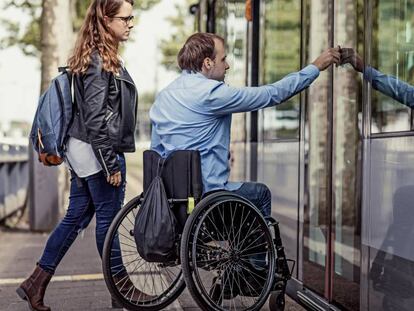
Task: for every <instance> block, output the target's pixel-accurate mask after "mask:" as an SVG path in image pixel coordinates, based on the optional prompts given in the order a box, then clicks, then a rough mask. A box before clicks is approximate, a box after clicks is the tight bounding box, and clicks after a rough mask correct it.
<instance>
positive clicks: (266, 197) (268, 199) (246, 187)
mask: <svg viewBox="0 0 414 311" xmlns="http://www.w3.org/2000/svg"><path fill="white" fill-rule="evenodd" d="M232 192H233V193H236V194H238V195H240V196H242V197H243V198H246V199H247V200H249V201H250V202H252V203H253V204H254V205H255V206H256V207H257V208H258V209H259V210H260V212H261V213H262V215H263V216H270V214H271V210H272V194H271V192H270V190H269V188H268V187H267V186H266V185H265V184H261V183H257V182H245V183H243V185H242V186H241V187H240V188H239V189H237V190H233V191H232Z"/></svg>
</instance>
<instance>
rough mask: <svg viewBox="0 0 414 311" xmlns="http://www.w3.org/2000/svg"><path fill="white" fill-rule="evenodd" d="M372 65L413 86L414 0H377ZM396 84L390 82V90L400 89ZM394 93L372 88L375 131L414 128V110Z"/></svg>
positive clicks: (374, 10) (374, 4) (373, 130)
mask: <svg viewBox="0 0 414 311" xmlns="http://www.w3.org/2000/svg"><path fill="white" fill-rule="evenodd" d="M371 65H372V67H373V68H375V69H376V70H378V71H379V72H380V73H382V74H385V75H387V76H389V77H395V78H396V81H401V82H406V83H408V84H409V85H411V86H413V87H414V1H413V0H408V1H407V0H376V1H374V3H373V30H372V64H371ZM386 83H388V82H386ZM396 85H397V87H396V88H395V87H394V86H392V82H390V86H391V89H393V90H394V91H396V92H398V82H397V84H396ZM391 96H392V94H389V92H387V90H386V89H381V88H380V89H378V88H377V89H374V90H373V91H372V122H371V132H372V133H385V132H396V131H409V130H411V129H412V126H411V122H412V121H411V119H412V118H411V114H412V111H411V109H410V108H409V107H407V106H406V105H403V104H402V103H401V102H399V101H398V100H394V99H392V97H391ZM405 104H409V103H408V102H406V103H405ZM411 104H412V103H411Z"/></svg>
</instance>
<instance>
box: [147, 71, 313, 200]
mask: <svg viewBox="0 0 414 311" xmlns="http://www.w3.org/2000/svg"><path fill="white" fill-rule="evenodd" d="M318 76H319V69H318V68H317V67H316V66H314V65H309V66H307V67H305V68H304V69H302V70H301V71H299V72H295V73H292V74H289V75H288V76H286V77H285V78H283V79H282V80H280V81H278V82H275V83H273V84H269V85H264V86H260V87H243V88H234V87H230V86H228V85H226V84H225V83H224V82H220V81H216V80H211V79H208V78H206V77H205V76H204V75H203V74H201V73H190V72H188V71H183V72H182V74H181V75H180V76H179V77H178V78H177V79H175V80H174V81H173V82H172V83H171V84H170V85H168V86H167V87H166V88H165V89H163V90H162V91H161V92H160V93H159V94H158V96H157V98H156V100H155V103H154V105H153V106H152V107H151V110H150V119H151V122H152V137H151V149H152V150H155V151H156V152H158V153H159V154H160V155H161V156H162V157H167V156H168V155H169V154H170V153H171V152H173V151H174V150H199V151H200V154H201V171H202V175H203V176H202V178H203V186H204V192H208V191H211V190H217V189H225V190H230V191H231V190H236V189H238V188H240V186H241V183H229V182H228V178H229V174H230V167H229V163H228V155H229V148H230V128H231V115H232V113H236V112H247V111H255V110H259V109H261V108H266V107H270V106H274V105H277V104H280V103H282V102H283V101H285V100H287V99H289V98H290V97H292V96H294V95H295V94H297V93H299V92H300V91H302V90H304V89H305V88H307V87H308V86H309V85H310V84H311V83H312V82H313V81H314V80H315V79H316V78H317V77H318Z"/></svg>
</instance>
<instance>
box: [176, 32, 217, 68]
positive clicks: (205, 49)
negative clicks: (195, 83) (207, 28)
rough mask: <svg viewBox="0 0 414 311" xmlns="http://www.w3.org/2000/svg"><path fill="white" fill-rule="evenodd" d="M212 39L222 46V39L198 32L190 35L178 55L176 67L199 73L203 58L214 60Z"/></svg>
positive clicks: (214, 53)
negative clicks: (218, 41) (219, 42)
mask: <svg viewBox="0 0 414 311" xmlns="http://www.w3.org/2000/svg"><path fill="white" fill-rule="evenodd" d="M214 39H216V40H220V41H221V42H223V44H224V39H223V38H222V37H220V36H218V35H215V34H212V33H205V32H199V33H195V34H193V35H191V36H190V37H189V38H188V39H187V41H186V42H185V43H184V46H183V47H182V48H181V50H180V52H179V53H178V66H179V67H180V68H181V70H188V71H192V72H200V71H201V69H202V67H203V61H204V59H205V58H207V57H209V58H211V59H215V57H216V50H215V44H214Z"/></svg>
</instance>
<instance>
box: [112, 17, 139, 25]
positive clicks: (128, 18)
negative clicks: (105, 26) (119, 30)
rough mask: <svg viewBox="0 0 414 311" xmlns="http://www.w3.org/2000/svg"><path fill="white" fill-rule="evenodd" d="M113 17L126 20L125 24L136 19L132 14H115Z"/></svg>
mask: <svg viewBox="0 0 414 311" xmlns="http://www.w3.org/2000/svg"><path fill="white" fill-rule="evenodd" d="M112 18H119V19H120V20H122V21H123V22H124V24H125V26H128V25H129V23H130V22H131V21H133V20H134V15H130V16H113V17H112Z"/></svg>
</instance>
